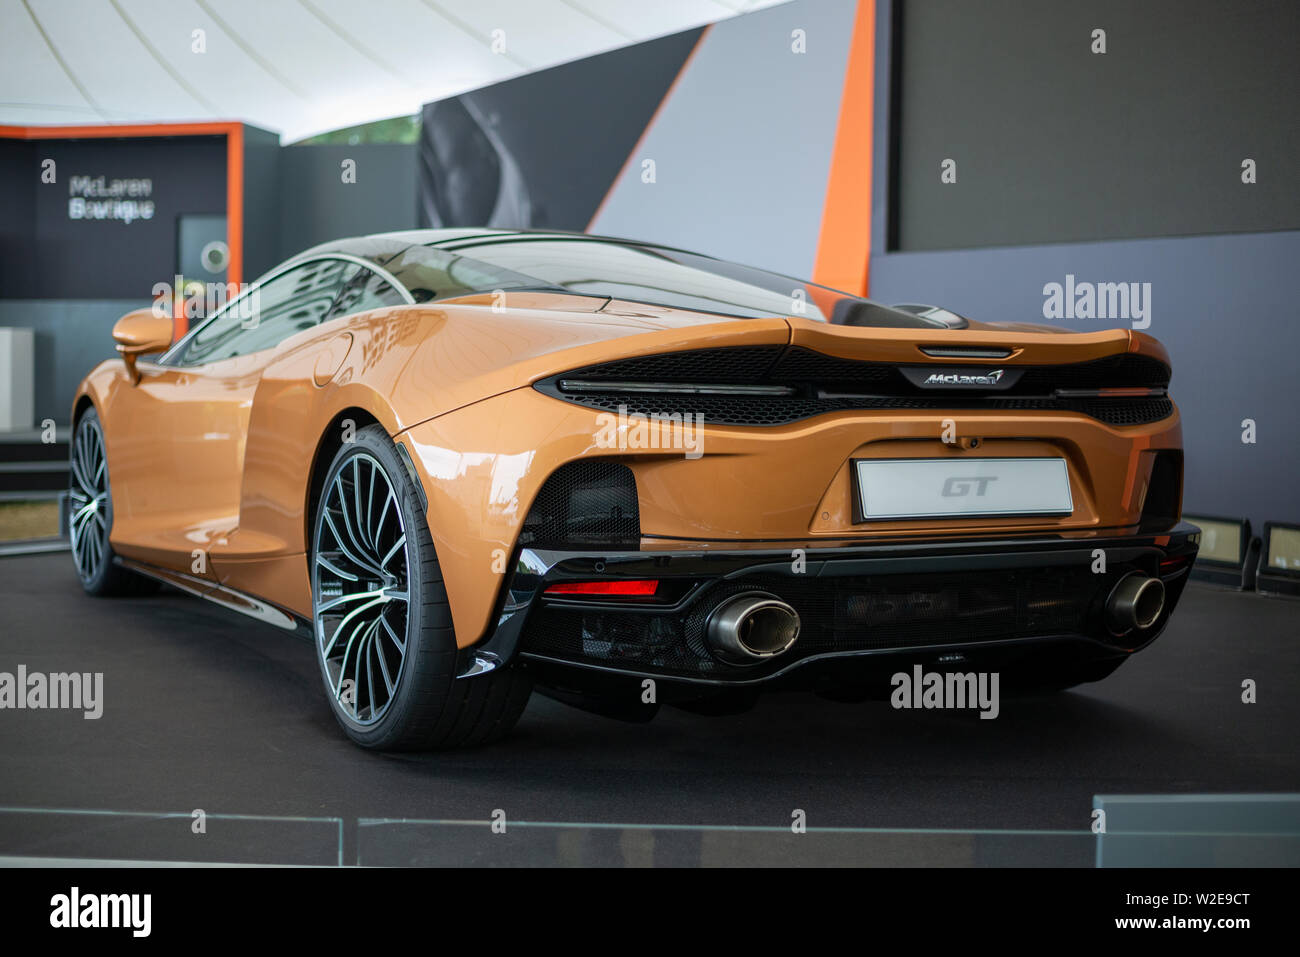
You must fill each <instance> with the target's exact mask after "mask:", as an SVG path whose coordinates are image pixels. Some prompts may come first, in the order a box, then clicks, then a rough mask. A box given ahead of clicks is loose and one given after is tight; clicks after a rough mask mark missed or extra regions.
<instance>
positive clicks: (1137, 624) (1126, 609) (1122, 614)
mask: <svg viewBox="0 0 1300 957" xmlns="http://www.w3.org/2000/svg"><path fill="white" fill-rule="evenodd" d="M1164 610H1165V586H1164V583H1163V582H1162V581H1160V579H1158V578H1152V577H1150V576H1149V575H1144V574H1142V573H1141V572H1129V574H1127V575H1125V576H1124V577H1123V578H1121V579H1120V580H1119V581H1118V582H1117V583H1116V585H1115V587H1114V589H1112V590H1111V593H1110V597H1109V598H1107V599H1106V624H1107V625H1108V626H1109V627H1110V630H1111V631H1113V632H1115V633H1116V634H1121V635H1122V634H1124V633H1125V632H1129V631H1132V630H1133V629H1135V628H1138V629H1142V628H1150V627H1151V626H1152V625H1154V624H1155V623H1156V620H1157V619H1158V618H1159V617H1160V613H1161V612H1163V611H1164Z"/></svg>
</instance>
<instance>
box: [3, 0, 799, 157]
mask: <svg viewBox="0 0 1300 957" xmlns="http://www.w3.org/2000/svg"><path fill="white" fill-rule="evenodd" d="M778 2H782V0H0V4H2V5H3V7H2V8H3V10H4V14H3V16H4V22H3V29H0V124H9V125H19V126H38V125H52V124H90V123H147V122H173V121H175V122H179V121H196V120H218V119H219V120H242V121H244V122H247V123H251V124H252V125H254V126H260V127H263V128H265V129H269V130H274V131H277V132H279V133H280V134H281V135H282V138H283V140H284V141H285V142H292V141H294V140H298V139H302V138H303V137H307V136H311V135H314V134H316V133H320V132H324V131H327V130H334V129H339V128H342V127H348V126H356V125H359V124H362V123H368V122H371V121H373V120H379V119H385V118H388V117H392V116H402V115H409V114H411V113H415V112H417V111H418V109H419V107H420V105H421V104H422V103H425V102H428V101H431V100H437V99H441V98H443V97H446V96H452V95H455V94H457V93H463V92H465V91H466V90H471V89H475V88H477V87H481V86H485V85H487V84H489V83H494V82H496V81H499V80H505V79H509V78H510V77H513V76H518V75H520V74H524V73H529V72H531V71H533V70H539V69H544V68H546V67H549V66H555V65H556V64H559V63H563V62H566V61H568V60H574V59H578V58H581V57H586V56H591V55H592V54H596V53H601V52H604V51H606V50H611V49H614V48H616V47H620V46H625V45H627V44H631V43H637V42H640V41H642V40H648V39H651V38H653V37H657V36H663V35H665V34H668V33H674V32H676V31H679V30H685V29H688V28H690V27H695V26H699V25H701V24H704V23H711V22H713V21H716V20H721V19H724V18H726V17H730V16H734V15H735V14H737V13H744V12H746V11H749V10H755V9H758V8H760V7H765V6H771V5H773V4H774V3H778Z"/></svg>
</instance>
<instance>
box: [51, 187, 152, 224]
mask: <svg viewBox="0 0 1300 957" xmlns="http://www.w3.org/2000/svg"><path fill="white" fill-rule="evenodd" d="M151 196H153V180H152V179H109V178H108V177H106V176H73V177H70V178H69V179H68V219H86V220H100V221H110V222H119V223H125V224H129V223H133V222H135V221H136V220H137V219H153V214H154V202H153V200H152V199H151V198H150V197H151Z"/></svg>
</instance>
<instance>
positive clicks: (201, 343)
mask: <svg viewBox="0 0 1300 957" xmlns="http://www.w3.org/2000/svg"><path fill="white" fill-rule="evenodd" d="M358 268H360V267H359V266H358V265H357V264H356V263H355V262H352V261H350V260H348V259H344V258H322V259H313V260H310V261H307V262H303V263H299V264H295V265H293V266H290V267H288V268H285V269H283V270H281V271H280V272H279V273H276V274H273V275H271V276H269V277H268V278H266V279H265V280H263V281H262V282H260V283H259V284H257V285H255V286H253V287H252V288H250V289H249V290H247V291H246V292H245V293H244V294H243V295H242V296H240V297H239V298H237V299H234V300H232V301H231V302H230V303H228V304H227V305H226V307H225V308H224V309H222V310H221V311H220V312H218V313H217V314H216V315H215V316H213V317H212V318H211V319H209V320H207V321H206V322H204V323H203V324H202V325H200V326H198V327H197V328H196V329H195V330H194V331H193V332H191V334H190V335H188V336H186V337H185V338H184V339H183V340H181V342H179V343H177V345H175V346H174V347H173V348H172V349H171V350H169V351H168V352H167V354H166V355H164V356H163V357H162V358H161V359H160V360H159V361H158V362H154V363H147V362H141V363H139V364H138V368H139V370H140V381H139V383H138V384H137V385H136V386H135V387H134V388H133V389H131V390H130V393H129V395H126V396H123V400H124V401H122V402H121V403H117V404H119V405H120V406H121V407H120V408H115V409H114V410H113V415H114V417H115V419H116V426H117V427H116V428H115V429H114V436H113V441H112V453H113V455H114V458H115V459H116V461H115V463H114V489H113V499H114V510H115V515H114V525H115V527H117V528H120V529H121V534H120V535H119V534H117V533H116V532H115V534H114V545H115V547H116V548H117V550H118V551H119V552H120V553H121V554H123V555H125V556H127V557H131V558H136V559H138V560H140V561H144V562H149V563H150V564H155V565H159V566H162V567H164V568H169V569H173V570H176V571H181V572H184V573H185V574H190V575H197V576H199V577H203V578H208V579H212V578H213V573H212V565H211V561H210V558H209V550H210V549H211V548H212V547H213V546H214V545H215V544H217V543H219V542H221V541H223V540H224V539H225V538H226V537H227V536H229V535H230V533H231V532H233V531H234V530H235V528H236V527H238V524H239V502H240V487H241V482H242V476H243V468H244V449H245V443H246V439H247V432H248V420H249V413H250V411H251V408H252V402H253V395H254V393H255V391H256V389H257V385H258V382H259V381H260V378H261V374H262V370H263V369H264V368H265V367H266V364H267V363H268V362H269V361H270V360H271V358H272V357H273V355H274V350H275V346H277V345H278V344H279V343H280V342H282V341H283V340H284V339H286V338H288V337H289V336H291V335H293V334H294V333H297V332H299V331H301V330H303V329H307V328H310V327H311V326H314V325H316V324H318V323H319V322H320V321H321V320H322V319H323V318H324V317H325V316H326V314H328V312H329V310H330V307H331V306H332V305H333V303H334V301H335V299H336V297H337V296H338V294H339V292H340V290H342V289H343V287H344V286H345V284H346V283H347V282H348V280H349V279H350V278H351V277H352V276H353V275H354V274H355V272H356V270H357V269H358ZM123 479H124V480H123ZM118 516H120V517H121V521H120V523H119V519H118Z"/></svg>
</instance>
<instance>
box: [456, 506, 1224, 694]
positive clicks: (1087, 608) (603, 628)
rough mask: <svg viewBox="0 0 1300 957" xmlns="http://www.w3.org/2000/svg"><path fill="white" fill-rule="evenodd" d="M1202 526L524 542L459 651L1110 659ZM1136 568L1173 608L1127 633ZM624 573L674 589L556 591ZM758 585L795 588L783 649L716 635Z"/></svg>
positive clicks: (781, 664) (570, 662) (717, 674)
mask: <svg viewBox="0 0 1300 957" xmlns="http://www.w3.org/2000/svg"><path fill="white" fill-rule="evenodd" d="M1199 539H1200V534H1199V529H1197V528H1196V527H1195V526H1192V525H1189V524H1187V523H1180V524H1178V525H1177V526H1175V527H1174V528H1172V529H1169V530H1167V531H1164V532H1160V533H1141V534H1127V535H1123V534H1119V535H1117V534H1107V533H1103V532H1096V531H1092V532H1074V533H1062V534H1057V535H1037V536H1032V537H1028V536H1027V537H1019V538H1016V537H1012V538H998V539H986V540H979V541H972V540H932V541H926V542H915V541H907V542H903V541H895V542H873V543H871V544H863V543H860V542H856V543H845V544H842V545H838V546H825V547H806V548H796V547H769V546H767V545H761V546H753V545H751V546H750V547H737V546H731V547H728V546H727V545H725V544H723V545H708V546H704V545H696V546H694V547H686V546H684V547H683V548H681V549H680V550H654V551H627V552H595V551H582V552H575V551H550V550H540V549H539V550H533V549H523V550H522V551H521V552H520V554H519V556H518V558H517V561H516V563H515V568H514V571H513V573H512V575H511V576H510V579H509V583H508V586H507V590H506V592H505V594H504V596H503V599H502V602H501V606H500V609H499V614H498V616H497V626H496V628H495V629H494V631H493V632H492V634H491V635H490V636H489V637H488V638H487V639H486V640H485V641H483V642H481V643H479V644H478V645H476V646H473V647H471V648H467V649H464V650H463V652H462V655H463V660H462V663H461V674H462V676H463V677H471V676H473V675H475V674H481V673H483V672H485V671H489V670H492V669H494V668H495V667H499V666H501V665H503V664H507V663H511V662H514V661H523V662H527V663H528V664H529V666H530V667H531V668H534V669H536V670H538V671H539V673H543V674H545V675H552V676H553V675H556V674H561V675H562V674H564V673H569V672H603V673H605V674H607V675H617V676H624V677H630V678H638V679H644V678H654V679H656V681H666V682H669V683H674V684H676V683H684V684H703V685H709V686H715V687H717V686H755V685H769V684H786V683H790V682H791V681H792V680H793V679H795V678H798V677H809V676H811V675H813V674H815V673H825V671H826V670H827V669H831V670H836V669H845V668H855V669H858V668H861V667H863V666H866V667H868V668H877V669H879V668H892V667H895V666H896V665H897V664H898V663H899V661H900V660H903V659H906V660H908V661H936V662H943V661H950V662H951V661H981V662H986V663H989V664H997V663H998V662H1007V661H1024V662H1029V663H1032V661H1034V660H1035V659H1037V658H1045V657H1055V658H1060V657H1066V658H1069V659H1071V660H1075V661H1078V660H1084V661H1086V660H1098V661H1100V660H1111V659H1115V658H1119V657H1123V656H1126V655H1129V654H1131V653H1133V652H1134V651H1137V650H1139V649H1140V648H1142V647H1145V646H1146V645H1147V644H1149V643H1150V642H1151V641H1153V640H1155V638H1156V637H1158V636H1159V634H1160V633H1161V632H1162V631H1163V630H1164V627H1165V625H1166V623H1167V622H1168V619H1169V615H1170V613H1171V612H1172V611H1173V608H1174V606H1175V605H1176V604H1177V601H1178V598H1179V596H1180V595H1181V592H1182V589H1183V586H1184V585H1185V584H1186V581H1187V578H1188V572H1189V570H1190V568H1191V564H1192V561H1193V559H1194V558H1195V556H1196V551H1197V548H1198V546H1199ZM1102 557H1104V567H1103V565H1102ZM1134 571H1140V572H1143V573H1144V574H1147V575H1150V576H1152V577H1157V578H1159V579H1161V581H1162V582H1163V584H1164V586H1165V591H1166V601H1165V607H1164V611H1163V612H1162V613H1161V614H1160V616H1159V618H1158V619H1157V620H1156V621H1155V622H1154V623H1153V624H1152V625H1151V626H1150V627H1149V628H1146V629H1140V630H1133V631H1130V632H1128V633H1126V634H1123V635H1117V634H1114V633H1112V632H1111V631H1110V629H1109V628H1108V627H1107V625H1106V622H1105V616H1104V613H1103V608H1104V604H1105V600H1106V598H1107V596H1108V595H1109V594H1110V592H1111V591H1112V589H1113V588H1114V586H1115V584H1116V583H1117V582H1118V581H1119V579H1120V578H1122V577H1123V576H1124V575H1126V574H1129V573H1131V572H1134ZM618 579H657V580H659V581H660V582H661V583H664V584H663V585H661V589H660V591H661V593H667V596H668V598H667V599H664V600H660V601H658V602H650V601H646V600H640V601H628V600H614V601H611V600H608V599H604V600H600V599H597V600H593V599H586V598H584V599H573V598H559V597H556V596H553V595H552V596H548V595H546V594H545V593H546V590H547V588H548V587H550V586H551V585H554V584H556V583H559V582H565V581H570V582H572V581H600V580H618ZM746 591H762V592H767V593H771V594H773V595H776V596H777V597H779V598H780V599H782V600H783V601H786V602H788V603H789V604H790V605H791V606H793V607H794V608H795V609H796V610H797V611H798V613H799V615H800V618H801V620H802V623H803V626H802V630H801V632H800V637H799V639H798V641H796V642H795V644H794V646H793V647H792V648H791V649H790V650H789V651H787V652H785V653H784V654H782V655H780V656H778V657H775V658H772V659H768V660H765V661H763V662H761V663H757V664H749V665H736V664H731V663H728V662H726V661H723V660H720V659H719V658H718V657H716V656H715V655H714V654H713V653H712V652H711V651H710V650H709V648H708V646H707V643H706V642H705V640H704V630H705V622H706V621H707V619H708V616H709V614H710V612H711V611H712V610H713V609H714V608H716V607H717V606H718V605H719V604H720V603H722V602H724V601H725V600H727V599H728V598H729V597H731V596H734V595H736V594H739V593H742V592H746ZM1030 666H1031V667H1032V664H1031V665H1030Z"/></svg>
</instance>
